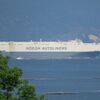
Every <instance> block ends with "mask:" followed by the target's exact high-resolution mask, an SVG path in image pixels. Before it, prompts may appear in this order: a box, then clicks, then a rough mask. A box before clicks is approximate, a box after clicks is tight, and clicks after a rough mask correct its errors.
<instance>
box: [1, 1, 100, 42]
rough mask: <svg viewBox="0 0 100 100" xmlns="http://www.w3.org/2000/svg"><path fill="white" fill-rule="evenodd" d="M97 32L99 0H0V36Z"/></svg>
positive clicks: (57, 36) (56, 37)
mask: <svg viewBox="0 0 100 100" xmlns="http://www.w3.org/2000/svg"><path fill="white" fill-rule="evenodd" d="M86 34H95V35H97V36H100V35H99V34H100V0H0V40H10V41H11V40H12V41H13V40H17V41H21V40H39V39H40V38H42V39H43V40H67V39H70V38H73V37H77V36H79V35H81V36H84V35H86Z"/></svg>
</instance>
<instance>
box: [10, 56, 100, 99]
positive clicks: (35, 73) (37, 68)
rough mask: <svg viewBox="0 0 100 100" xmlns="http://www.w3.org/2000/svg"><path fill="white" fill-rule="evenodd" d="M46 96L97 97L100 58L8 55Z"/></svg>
mask: <svg viewBox="0 0 100 100" xmlns="http://www.w3.org/2000/svg"><path fill="white" fill-rule="evenodd" d="M9 65H10V66H11V67H13V66H18V67H20V68H21V69H22V70H23V76H22V77H23V78H24V79H27V80H29V82H30V84H32V85H34V86H35V87H36V93H37V94H38V95H40V94H44V95H45V99H46V100H100V59H96V58H94V59H92V58H90V59H10V62H9Z"/></svg>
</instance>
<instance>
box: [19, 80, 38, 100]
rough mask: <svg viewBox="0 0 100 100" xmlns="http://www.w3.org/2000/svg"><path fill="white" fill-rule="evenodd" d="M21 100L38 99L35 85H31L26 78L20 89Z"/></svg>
mask: <svg viewBox="0 0 100 100" xmlns="http://www.w3.org/2000/svg"><path fill="white" fill-rule="evenodd" d="M18 94H19V98H20V100H38V98H37V96H36V93H35V87H34V86H32V85H29V83H28V81H26V80H24V81H23V82H22V85H21V87H20V88H19V91H18Z"/></svg>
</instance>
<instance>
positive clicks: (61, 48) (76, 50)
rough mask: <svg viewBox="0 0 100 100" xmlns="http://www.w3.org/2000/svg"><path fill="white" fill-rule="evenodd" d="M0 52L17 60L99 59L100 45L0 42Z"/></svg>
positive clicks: (68, 42)
mask: <svg viewBox="0 0 100 100" xmlns="http://www.w3.org/2000/svg"><path fill="white" fill-rule="evenodd" d="M0 51H5V52H7V54H9V55H10V56H12V57H14V58H17V57H23V58H41V59H43V58H70V57H87V58H88V57H97V56H98V55H99V54H100V43H83V42H82V41H80V40H73V41H67V42H32V41H31V42H0Z"/></svg>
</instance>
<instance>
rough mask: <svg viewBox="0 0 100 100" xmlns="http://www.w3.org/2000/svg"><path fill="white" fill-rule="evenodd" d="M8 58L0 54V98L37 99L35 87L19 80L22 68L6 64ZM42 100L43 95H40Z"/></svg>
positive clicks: (16, 99)
mask: <svg viewBox="0 0 100 100" xmlns="http://www.w3.org/2000/svg"><path fill="white" fill-rule="evenodd" d="M8 61H9V58H8V57H5V56H2V55H1V54H0V100H39V99H38V97H37V95H36V93H35V87H34V86H32V85H30V84H29V83H28V81H27V80H21V76H22V73H23V72H22V70H21V69H20V68H18V67H13V68H10V67H9V66H8ZM40 100H44V96H43V95H42V96H41V97H40Z"/></svg>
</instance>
